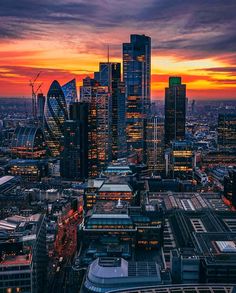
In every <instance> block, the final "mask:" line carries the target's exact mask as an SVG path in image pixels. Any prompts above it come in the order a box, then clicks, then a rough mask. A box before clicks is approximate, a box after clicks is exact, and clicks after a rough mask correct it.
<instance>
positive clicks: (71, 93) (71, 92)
mask: <svg viewBox="0 0 236 293" xmlns="http://www.w3.org/2000/svg"><path fill="white" fill-rule="evenodd" d="M61 88H62V91H63V93H64V96H65V99H66V105H67V109H69V106H70V104H72V103H73V102H75V101H76V100H77V89H76V80H75V78H74V79H72V80H71V81H69V82H67V83H66V84H64V85H63V86H62V87H61Z"/></svg>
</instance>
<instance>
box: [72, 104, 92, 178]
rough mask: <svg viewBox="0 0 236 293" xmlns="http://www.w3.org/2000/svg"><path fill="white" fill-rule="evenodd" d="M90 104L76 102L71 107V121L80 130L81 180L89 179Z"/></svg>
mask: <svg viewBox="0 0 236 293" xmlns="http://www.w3.org/2000/svg"><path fill="white" fill-rule="evenodd" d="M88 111H89V104H88V103H86V102H74V103H72V104H71V105H70V119H71V120H73V121H75V122H76V124H77V125H78V128H79V146H80V148H79V154H80V166H79V169H80V171H79V178H80V179H82V180H84V179H87V178H88V125H89V120H88V119H89V117H88V113H89V112H88Z"/></svg>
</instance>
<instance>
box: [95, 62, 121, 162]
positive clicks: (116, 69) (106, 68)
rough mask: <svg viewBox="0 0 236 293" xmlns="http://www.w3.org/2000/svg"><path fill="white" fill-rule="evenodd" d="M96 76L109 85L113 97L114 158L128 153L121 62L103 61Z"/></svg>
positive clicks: (99, 80) (97, 79)
mask: <svg viewBox="0 0 236 293" xmlns="http://www.w3.org/2000/svg"><path fill="white" fill-rule="evenodd" d="M94 78H95V80H96V81H98V82H99V84H100V85H101V86H107V87H108V90H109V93H110V97H111V111H110V115H111V118H110V120H111V136H112V138H111V141H112V160H116V159H118V158H121V157H124V156H125V155H126V139H125V86H124V83H123V82H121V64H120V63H117V62H102V63H100V64H99V71H98V72H95V73H94Z"/></svg>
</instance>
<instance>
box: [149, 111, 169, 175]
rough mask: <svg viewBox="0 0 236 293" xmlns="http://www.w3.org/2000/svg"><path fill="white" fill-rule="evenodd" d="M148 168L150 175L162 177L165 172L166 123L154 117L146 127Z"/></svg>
mask: <svg viewBox="0 0 236 293" xmlns="http://www.w3.org/2000/svg"><path fill="white" fill-rule="evenodd" d="M146 133H147V135H146V148H147V166H148V170H149V172H150V174H153V175H162V174H164V172H165V154H164V149H165V142H164V121H163V120H161V119H160V118H158V117H157V116H153V117H151V118H149V119H147V125H146Z"/></svg>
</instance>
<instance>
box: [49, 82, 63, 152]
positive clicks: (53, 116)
mask: <svg viewBox="0 0 236 293" xmlns="http://www.w3.org/2000/svg"><path fill="white" fill-rule="evenodd" d="M67 119H68V112H67V106H66V100H65V96H64V93H63V91H62V88H61V86H60V84H59V83H58V81H57V80H54V81H53V83H52V84H51V86H50V88H49V91H48V94H47V100H46V105H45V125H44V126H45V138H46V142H47V145H48V147H49V149H50V151H51V154H52V155H53V156H58V155H60V151H61V147H60V145H61V138H62V135H63V124H64V122H65V120H67Z"/></svg>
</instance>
